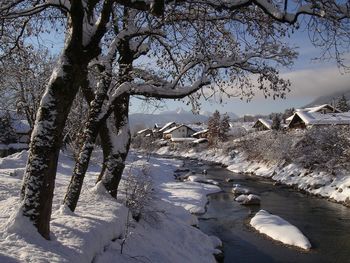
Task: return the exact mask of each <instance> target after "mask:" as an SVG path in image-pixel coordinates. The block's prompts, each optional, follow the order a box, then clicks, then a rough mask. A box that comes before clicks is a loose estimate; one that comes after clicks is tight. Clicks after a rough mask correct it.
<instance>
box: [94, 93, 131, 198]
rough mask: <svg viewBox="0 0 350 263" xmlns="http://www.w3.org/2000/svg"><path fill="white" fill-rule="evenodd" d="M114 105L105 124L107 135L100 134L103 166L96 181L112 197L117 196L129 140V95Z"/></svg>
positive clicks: (122, 97)
mask: <svg viewBox="0 0 350 263" xmlns="http://www.w3.org/2000/svg"><path fill="white" fill-rule="evenodd" d="M116 104H117V105H116V107H115V110H114V114H113V115H112V116H111V117H110V119H108V120H107V123H106V126H107V133H105V132H104V133H101V136H104V141H103V143H102V148H103V152H104V164H103V168H102V171H101V174H100V176H99V177H98V179H97V181H98V182H99V181H102V183H103V184H104V186H105V187H106V189H107V190H108V192H109V193H110V194H111V195H112V196H113V197H116V196H117V191H118V186H119V182H120V180H121V177H122V174H123V171H124V167H125V159H126V157H127V155H128V152H129V146H130V139H131V136H130V128H129V116H128V114H129V95H123V96H121V97H120V98H119V99H118V101H117V102H116Z"/></svg>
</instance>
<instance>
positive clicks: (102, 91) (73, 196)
mask: <svg viewBox="0 0 350 263" xmlns="http://www.w3.org/2000/svg"><path fill="white" fill-rule="evenodd" d="M105 73H106V72H101V74H100V76H101V79H100V80H99V84H98V86H97V93H96V95H95V98H94V99H93V101H92V102H91V103H90V108H89V113H88V121H87V122H86V124H85V127H84V133H83V140H82V141H83V144H82V146H81V148H80V150H79V154H78V159H77V161H76V163H75V167H74V171H73V175H72V178H71V181H70V183H69V186H68V189H67V192H66V195H65V197H64V201H63V203H64V204H66V205H67V206H68V207H69V208H70V210H71V211H74V210H75V208H76V206H77V203H78V200H79V196H80V192H81V189H82V186H83V181H84V177H85V174H86V171H87V169H88V167H89V162H90V157H91V153H92V151H93V149H94V144H95V140H96V137H97V135H98V132H99V128H100V126H101V124H102V123H104V122H105V119H104V118H103V119H101V118H100V114H101V111H102V106H103V103H104V102H105V99H106V97H107V91H108V88H109V86H110V82H111V76H106V77H105V76H104V74H105ZM107 75H108V74H107Z"/></svg>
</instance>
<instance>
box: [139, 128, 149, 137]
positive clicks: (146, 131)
mask: <svg viewBox="0 0 350 263" xmlns="http://www.w3.org/2000/svg"><path fill="white" fill-rule="evenodd" d="M152 134H153V132H152V130H151V129H148V128H147V129H143V130H140V131H138V132H137V135H138V136H142V137H146V136H147V137H149V136H151V135H152Z"/></svg>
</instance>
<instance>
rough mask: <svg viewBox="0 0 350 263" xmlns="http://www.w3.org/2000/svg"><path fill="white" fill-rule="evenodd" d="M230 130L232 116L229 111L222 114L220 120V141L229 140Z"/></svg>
mask: <svg viewBox="0 0 350 263" xmlns="http://www.w3.org/2000/svg"><path fill="white" fill-rule="evenodd" d="M229 130H230V117H229V116H228V115H227V113H225V114H224V116H222V119H221V121H220V130H219V139H220V141H223V142H224V141H227V133H228V132H229Z"/></svg>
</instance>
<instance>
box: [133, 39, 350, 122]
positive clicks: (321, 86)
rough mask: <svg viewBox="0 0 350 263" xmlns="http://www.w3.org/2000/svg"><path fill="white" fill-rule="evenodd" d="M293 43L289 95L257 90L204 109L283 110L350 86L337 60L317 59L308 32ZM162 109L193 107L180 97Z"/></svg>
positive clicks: (138, 107) (136, 107) (137, 106)
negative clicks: (247, 96) (278, 96)
mask: <svg viewBox="0 0 350 263" xmlns="http://www.w3.org/2000/svg"><path fill="white" fill-rule="evenodd" d="M289 41H290V43H291V44H292V45H295V46H298V52H299V57H298V59H297V60H296V61H295V63H294V65H293V66H292V67H291V68H290V69H283V70H282V71H281V72H282V75H283V76H284V77H286V78H288V79H290V80H291V83H292V85H291V92H290V93H289V94H288V95H287V98H286V99H276V100H273V99H272V98H268V99H265V98H264V97H263V96H262V95H261V94H257V96H255V97H254V98H253V99H252V100H251V101H250V102H246V101H244V100H240V99H239V98H231V99H226V100H224V102H223V103H221V104H220V103H219V102H218V100H211V101H204V100H202V101H201V110H203V111H210V112H213V111H215V110H216V109H217V110H219V111H220V112H234V113H236V114H237V115H239V116H242V115H245V114H269V113H271V112H281V111H284V110H285V109H287V108H291V107H294V108H298V107H303V106H304V105H306V104H308V103H310V102H311V101H313V100H314V99H315V98H317V97H319V96H322V95H328V94H330V93H332V92H334V91H342V90H347V89H350V74H349V73H347V74H344V72H342V71H341V70H340V69H339V68H338V67H337V65H336V63H335V61H315V60H313V58H315V57H318V56H319V55H320V50H319V49H317V48H315V47H314V46H313V45H312V44H311V42H310V40H309V39H308V36H307V34H306V33H305V32H297V33H296V34H294V35H292V37H291V38H290V40H289ZM162 106H163V107H162V108H161V110H175V109H177V108H183V109H185V110H188V111H190V110H191V107H190V106H187V105H186V104H185V103H183V102H181V101H174V100H164V103H163V104H162ZM131 111H132V112H146V113H151V112H154V111H155V112H159V110H155V108H154V107H145V105H144V104H142V101H139V100H136V99H134V100H132V105H131Z"/></svg>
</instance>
